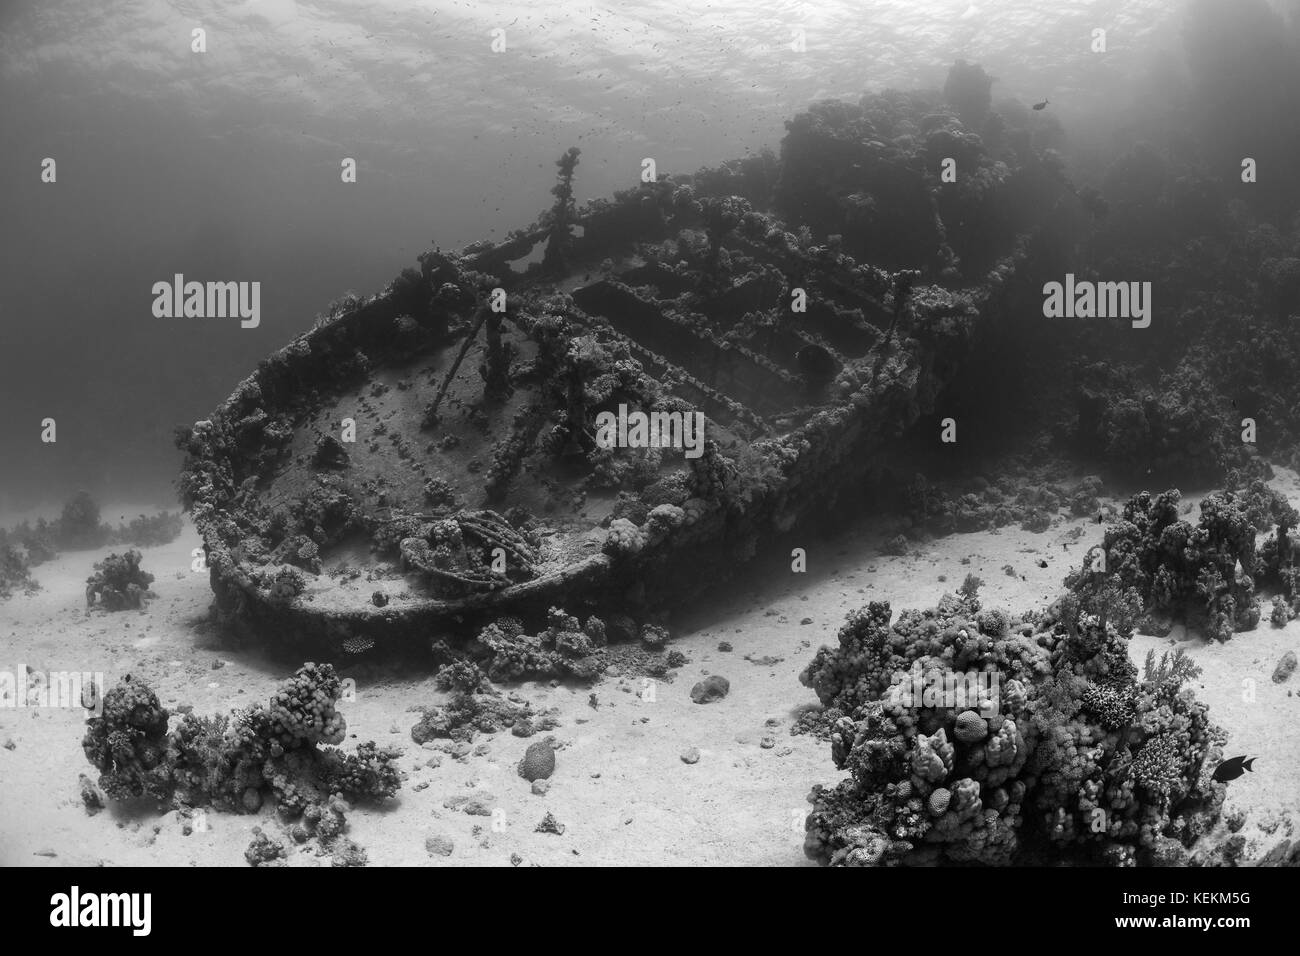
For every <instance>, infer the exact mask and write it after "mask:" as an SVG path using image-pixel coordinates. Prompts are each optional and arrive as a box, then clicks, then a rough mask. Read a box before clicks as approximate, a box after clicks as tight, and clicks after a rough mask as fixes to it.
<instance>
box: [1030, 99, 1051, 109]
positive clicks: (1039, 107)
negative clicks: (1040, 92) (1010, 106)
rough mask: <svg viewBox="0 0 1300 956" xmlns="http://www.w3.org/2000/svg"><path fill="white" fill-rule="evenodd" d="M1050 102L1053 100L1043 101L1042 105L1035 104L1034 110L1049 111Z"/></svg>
mask: <svg viewBox="0 0 1300 956" xmlns="http://www.w3.org/2000/svg"><path fill="white" fill-rule="evenodd" d="M1050 102H1052V101H1051V100H1043V102H1041V103H1035V104H1034V109H1036V110H1043V109H1047V104H1048V103H1050Z"/></svg>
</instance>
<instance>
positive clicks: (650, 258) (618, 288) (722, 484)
mask: <svg viewBox="0 0 1300 956" xmlns="http://www.w3.org/2000/svg"><path fill="white" fill-rule="evenodd" d="M554 216H555V214H554V213H553V214H552V219H551V220H546V219H545V218H544V220H543V224H542V225H540V226H538V227H537V228H535V229H533V230H532V231H526V232H521V233H519V234H516V235H514V236H512V237H511V238H510V239H508V240H507V242H506V243H504V244H502V245H501V246H492V247H471V249H469V250H466V252H465V253H464V254H462V255H459V256H449V255H443V254H440V253H427V254H426V255H424V256H422V257H421V267H422V268H421V270H420V271H419V272H417V271H416V270H413V269H411V270H407V271H406V272H404V273H403V274H402V275H401V276H400V277H399V278H398V279H397V280H396V281H395V282H394V283H393V284H392V286H390V288H389V289H388V290H386V291H385V292H384V293H383V294H382V295H379V296H376V297H373V298H371V299H370V300H367V301H361V300H353V301H346V302H344V303H342V304H340V305H338V306H336V308H335V309H334V310H333V311H332V313H331V315H330V316H329V317H328V318H327V319H325V320H323V321H321V322H319V323H318V325H317V327H316V328H314V329H312V330H311V331H310V332H307V333H305V334H304V335H302V336H300V337H299V338H297V339H296V340H294V341H293V342H292V343H290V344H289V345H288V346H286V347H285V348H284V349H281V350H280V351H279V352H277V353H276V354H274V355H272V356H271V357H270V358H268V359H267V360H266V361H264V362H262V363H261V364H260V366H259V368H258V369H257V371H256V372H255V373H254V374H253V375H252V376H250V377H249V378H248V379H246V380H245V381H244V382H243V383H242V384H241V385H240V386H239V387H238V388H237V389H236V390H235V392H234V394H233V395H232V396H231V397H230V398H229V399H228V400H227V401H226V402H225V403H224V404H223V405H222V406H221V407H220V408H219V409H218V410H217V412H216V413H214V415H213V416H212V417H211V418H210V419H209V420H207V421H204V422H199V423H197V424H196V425H195V426H194V428H193V429H191V430H189V431H188V432H187V433H186V434H185V435H183V436H182V437H181V439H180V444H181V446H182V447H183V448H184V449H185V450H186V451H187V453H188V456H187V461H186V465H185V471H184V474H183V476H182V482H181V490H182V495H183V497H184V499H185V501H186V504H187V506H188V507H189V508H190V510H191V511H192V513H193V516H194V519H195V522H196V524H197V526H198V528H199V530H200V532H201V533H202V535H203V538H204V541H205V544H206V546H207V552H208V562H209V565H210V570H211V579H212V586H213V590H214V592H215V593H216V596H217V607H218V610H219V611H221V612H222V614H223V616H225V617H226V618H227V619H228V620H229V621H231V622H233V623H236V624H238V625H239V626H240V627H243V628H246V629H248V630H251V631H252V632H254V633H256V634H258V635H261V636H264V637H265V638H267V639H271V640H276V641H280V642H286V643H293V644H296V645H302V644H306V645H308V646H310V647H312V648H313V650H314V653H316V654H319V655H321V656H328V655H329V654H331V653H334V652H337V651H338V650H339V649H340V648H342V647H343V646H344V644H345V642H351V644H350V646H357V644H356V643H355V641H356V639H360V644H361V645H362V646H370V642H372V641H373V642H374V643H376V644H381V645H384V646H386V647H387V646H392V645H396V644H402V643H407V642H414V643H422V642H425V641H427V640H428V638H429V635H430V628H431V627H434V628H438V627H451V626H455V625H456V624H458V623H466V624H469V623H473V622H474V621H475V620H476V618H477V617H478V616H480V615H486V614H487V613H496V612H500V611H502V610H504V609H506V608H513V607H518V608H521V609H539V610H545V608H546V607H547V606H549V605H551V604H559V603H562V602H563V603H565V604H566V606H573V605H576V604H582V603H589V604H609V603H612V604H616V605H620V606H624V607H626V606H628V604H629V602H632V601H636V600H638V599H640V598H643V597H644V598H645V599H646V600H648V601H650V602H654V594H655V589H656V588H658V589H660V591H659V593H672V594H673V597H674V600H679V599H680V598H681V597H682V596H684V595H685V594H686V593H687V592H689V591H691V590H693V589H697V588H700V587H702V586H704V585H706V584H707V583H709V582H711V581H714V580H716V579H717V577H718V575H719V574H721V573H723V572H724V570H725V569H729V568H735V567H736V566H738V565H739V564H741V563H743V561H744V560H746V559H747V558H748V557H750V556H751V555H752V554H753V553H754V550H755V548H756V547H757V544H758V542H759V541H760V540H761V539H762V538H763V536H765V535H768V534H771V533H773V532H779V531H784V530H788V529H789V528H790V527H792V526H793V525H794V524H795V523H796V522H797V521H798V520H799V519H800V518H801V517H802V516H803V515H804V514H805V513H807V512H808V511H809V510H812V509H821V508H826V507H829V506H831V505H832V504H833V502H834V501H835V498H836V496H837V495H838V494H839V493H840V492H841V490H843V489H845V488H851V487H853V486H854V485H855V484H857V483H858V482H859V481H860V480H861V478H862V477H863V475H864V474H865V473H866V472H868V471H870V470H871V469H872V468H874V467H876V463H877V462H878V460H879V459H878V456H877V454H876V453H877V452H878V451H880V450H882V449H883V448H884V447H885V445H886V443H887V442H888V441H889V439H890V438H891V437H893V436H896V435H898V434H899V433H900V432H901V431H902V430H903V429H905V428H906V427H907V426H908V425H910V424H911V423H913V422H914V421H915V420H916V419H917V417H918V416H919V415H921V414H923V413H924V412H926V411H927V410H929V408H930V406H931V403H932V402H933V399H934V396H935V395H936V394H937V392H938V391H939V389H941V388H942V387H943V385H944V384H945V382H946V381H947V380H948V378H949V377H950V376H951V374H952V372H953V370H954V369H955V368H956V367H957V366H958V365H959V364H960V362H961V360H962V357H963V356H964V355H965V353H966V350H967V349H968V346H969V341H970V338H971V333H972V331H973V330H974V329H975V328H976V327H977V326H978V324H979V322H980V320H981V316H982V315H983V314H985V313H987V312H988V311H990V310H992V309H995V308H996V307H997V303H998V301H999V299H1000V298H1001V290H1003V289H1004V288H1006V285H1007V280H1008V279H1010V278H1011V277H1012V276H1013V275H1014V273H1015V269H1016V265H1017V262H1018V261H1019V257H1018V254H1013V255H1010V256H1008V257H1007V258H1006V259H1004V260H1003V261H1002V262H1001V263H999V265H998V267H997V268H996V269H995V270H994V271H993V272H992V273H990V275H989V276H988V277H987V279H986V281H984V282H983V283H982V284H980V285H978V286H975V287H967V288H965V289H959V290H948V289H944V288H941V287H938V286H925V287H920V286H918V287H916V288H913V282H914V281H915V274H913V273H896V274H892V275H891V274H890V273H886V272H883V271H881V270H879V269H875V268H872V267H870V266H863V265H859V264H857V263H855V262H854V261H853V260H852V259H850V258H848V257H847V256H843V255H841V254H839V253H838V252H836V251H834V250H833V249H831V248H829V247H816V246H811V245H809V244H808V243H807V242H806V240H805V241H800V240H796V239H795V237H793V236H791V235H790V234H789V233H787V232H785V231H784V229H783V228H781V226H780V224H779V223H778V222H777V221H776V220H775V219H773V218H772V217H770V216H769V215H766V214H762V213H759V212H757V211H755V210H754V209H752V208H751V207H750V204H749V203H748V201H746V200H745V199H743V198H741V197H737V196H720V197H704V198H696V197H695V195H694V193H693V192H692V191H691V189H690V187H689V185H682V183H681V182H678V183H677V184H667V183H663V182H661V183H656V184H648V185H646V186H644V187H642V189H640V190H637V191H635V192H633V193H630V194H625V195H622V196H621V197H619V198H618V199H617V200H616V201H614V202H612V203H602V204H598V205H597V206H596V207H595V208H594V209H592V210H589V211H588V212H587V214H586V215H585V216H576V215H575V216H574V218H573V223H574V224H580V225H583V226H584V233H583V235H582V236H581V237H580V238H573V237H570V238H568V239H567V240H564V241H562V242H559V243H558V245H559V248H560V249H561V250H562V251H561V253H557V254H555V255H552V253H551V251H550V250H551V248H552V247H553V246H556V245H557V239H556V232H555V229H554V228H553V223H554ZM548 221H549V222H551V223H552V228H550V229H549V230H548V228H546V226H545V224H546V222H548ZM544 239H545V240H546V241H547V243H548V260H549V264H548V265H547V266H546V267H542V266H540V265H534V266H532V267H530V268H529V269H528V270H527V271H525V272H522V273H520V272H517V271H515V270H514V269H512V268H511V266H510V264H509V263H510V261H511V260H512V259H515V258H518V257H519V256H523V255H526V254H527V253H528V252H529V251H530V249H531V246H532V245H533V244H534V243H537V242H541V241H543V240H544ZM556 256H562V261H563V264H564V268H563V270H562V271H557V269H556ZM487 270H491V271H490V272H489V271H487ZM497 289H500V290H504V297H502V296H501V295H500V294H499V293H494V291H493V290H497ZM800 295H802V296H803V297H804V298H805V300H806V307H805V308H803V309H791V307H790V305H789V303H790V302H791V300H792V298H797V297H799V296H800ZM502 307H503V308H502ZM603 413H609V414H610V415H611V416H612V415H614V414H616V413H617V414H619V415H624V416H626V415H629V414H630V415H632V416H636V415H639V414H644V415H646V416H656V417H658V416H662V419H661V420H662V421H664V422H671V421H674V420H675V421H677V422H679V423H684V422H686V421H687V420H688V419H690V418H692V417H693V416H695V414H696V413H700V414H702V415H703V416H704V428H703V435H702V436H699V435H693V434H692V432H690V431H684V432H678V433H674V435H675V437H677V438H679V439H681V441H682V443H683V444H684V445H685V447H671V448H644V447H631V448H626V447H615V448H605V447H603V446H602V444H601V443H599V442H597V441H596V440H595V436H596V434H597V431H598V425H597V422H598V420H599V419H600V418H601V416H602V414H603ZM674 416H675V419H674ZM700 438H702V440H701V441H695V439H700Z"/></svg>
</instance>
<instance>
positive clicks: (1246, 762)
mask: <svg viewBox="0 0 1300 956" xmlns="http://www.w3.org/2000/svg"><path fill="white" fill-rule="evenodd" d="M1258 759H1259V758H1258V757H1250V758H1247V757H1246V756H1244V755H1243V756H1240V757H1232V758H1230V759H1228V760H1225V761H1223V762H1222V763H1221V764H1219V765H1218V766H1217V767H1215V768H1214V775H1213V776H1214V779H1215V780H1217V781H1219V782H1220V783H1227V782H1228V781H1229V780H1236V779H1237V778H1238V777H1240V776H1241V775H1242V774H1243V773H1245V772H1246V771H1247V770H1250V772H1251V773H1254V772H1255V771H1254V770H1251V766H1250V765H1251V764H1253V763H1254V762H1255V761H1256V760H1258Z"/></svg>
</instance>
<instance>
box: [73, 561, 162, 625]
mask: <svg viewBox="0 0 1300 956" xmlns="http://www.w3.org/2000/svg"><path fill="white" fill-rule="evenodd" d="M140 557H141V555H140V552H139V551H135V550H131V551H127V552H126V553H125V554H110V555H109V556H108V557H106V558H105V559H104V560H103V561H98V562H96V563H95V573H94V574H92V575H91V576H90V577H88V578H86V605H87V606H88V607H89V606H91V605H93V604H94V603H95V601H96V599H98V601H99V604H100V606H101V607H103V608H104V609H105V610H109V611H124V610H126V609H128V608H140V607H144V603H145V598H147V597H148V596H149V585H151V584H152V583H153V575H152V574H149V573H148V572H147V571H143V570H141V568H140Z"/></svg>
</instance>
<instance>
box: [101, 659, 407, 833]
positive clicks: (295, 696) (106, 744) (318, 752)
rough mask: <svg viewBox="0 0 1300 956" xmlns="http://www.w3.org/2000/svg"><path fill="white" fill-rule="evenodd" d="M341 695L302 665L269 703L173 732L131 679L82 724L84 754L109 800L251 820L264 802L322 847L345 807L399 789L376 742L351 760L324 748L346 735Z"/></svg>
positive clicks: (333, 678) (320, 671)
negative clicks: (300, 822)
mask: <svg viewBox="0 0 1300 956" xmlns="http://www.w3.org/2000/svg"><path fill="white" fill-rule="evenodd" d="M341 689H342V687H341V682H340V680H339V678H338V677H337V675H335V674H334V671H333V668H332V667H330V666H329V665H327V664H321V665H318V664H306V665H304V666H303V667H301V668H300V669H299V670H298V672H297V673H296V674H294V676H293V677H292V678H290V679H289V680H287V681H285V682H284V683H283V684H282V685H281V686H280V688H279V689H278V690H277V691H276V693H275V695H274V696H273V697H272V699H271V701H270V705H269V706H266V705H262V704H255V705H253V706H251V707H247V708H244V709H242V710H237V711H233V712H231V713H230V714H229V715H216V716H212V717H202V716H198V715H195V714H193V713H187V714H184V715H183V716H182V717H181V719H180V720H179V721H178V722H177V723H176V726H175V727H174V728H172V730H171V732H170V733H169V732H168V730H167V722H168V712H167V711H166V710H165V709H163V708H162V707H160V706H159V704H158V698H157V696H156V695H155V694H154V692H153V691H152V690H150V689H149V688H148V687H147V686H145V685H144V684H142V683H140V682H138V681H133V680H132V679H131V678H130V677H129V676H128V677H126V678H124V679H123V681H122V682H121V683H119V684H118V685H117V686H116V687H114V688H113V689H112V690H110V691H109V692H108V693H107V694H106V695H105V696H104V709H103V713H102V715H101V716H98V717H92V718H90V719H89V720H88V721H87V726H86V735H85V739H84V741H83V749H84V750H85V753H86V757H87V759H89V760H90V762H91V763H92V764H94V765H95V767H96V768H98V769H99V771H100V774H101V776H100V779H99V784H100V786H101V787H102V788H103V789H104V791H105V793H107V794H108V795H109V796H110V797H113V798H115V799H126V798H128V797H136V796H144V795H147V796H151V797H154V798H156V799H159V800H170V801H173V802H175V803H176V804H177V805H179V806H182V807H186V806H206V805H211V806H214V807H216V808H218V809H222V810H228V811H234V812H245V813H251V812H256V811H257V810H258V809H259V808H260V807H261V806H262V803H263V799H264V797H265V796H268V795H269V796H271V797H273V798H274V799H275V801H276V807H277V809H278V811H279V812H280V814H281V816H283V817H285V818H286V819H293V818H296V817H298V816H300V815H303V817H304V823H305V824H306V827H307V829H309V830H311V831H312V832H313V833H315V834H316V835H318V836H320V837H321V838H322V840H323V841H326V842H328V841H329V840H332V838H333V837H334V836H335V835H337V834H338V833H339V832H340V831H341V829H342V826H343V809H345V808H346V803H344V802H342V801H344V800H346V801H353V802H356V801H381V800H384V799H387V798H389V797H392V796H393V795H394V794H396V792H397V791H398V789H399V788H400V787H401V783H402V773H401V771H400V770H399V769H398V767H397V760H398V758H399V757H400V756H401V753H400V751H399V750H397V749H395V748H391V747H380V746H378V745H376V744H375V743H374V742H373V741H370V742H365V743H362V744H359V745H358V746H357V749H356V752H355V753H345V752H344V751H342V750H340V749H338V748H336V747H330V746H320V745H321V744H323V743H338V742H340V741H341V740H342V739H343V737H344V732H345V724H344V723H343V718H342V716H341V715H339V714H338V713H337V712H336V711H335V710H334V704H335V702H336V701H337V700H338V698H339V696H340V693H341Z"/></svg>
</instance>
